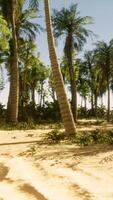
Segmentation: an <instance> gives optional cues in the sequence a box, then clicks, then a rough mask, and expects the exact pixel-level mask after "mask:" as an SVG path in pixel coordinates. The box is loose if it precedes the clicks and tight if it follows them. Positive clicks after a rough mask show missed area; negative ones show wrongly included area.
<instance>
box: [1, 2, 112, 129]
mask: <svg viewBox="0 0 113 200" xmlns="http://www.w3.org/2000/svg"><path fill="white" fill-rule="evenodd" d="M39 3H40V2H38V1H36V0H30V1H29V5H28V4H27V1H26V0H20V1H19V0H0V72H1V73H0V90H2V89H4V87H5V85H4V78H3V77H2V71H3V70H7V76H8V79H9V82H10V91H9V99H8V103H7V109H5V108H4V106H3V105H0V112H1V115H0V120H1V121H7V122H10V123H12V124H15V123H16V124H17V123H18V122H33V123H35V124H36V123H41V122H47V121H48V122H49V121H50V122H58V121H61V118H62V120H63V122H64V126H65V125H66V119H67V116H66V119H65V114H64V110H65V109H66V108H67V111H66V112H67V114H68V115H69V113H71V112H70V110H69V109H68V103H66V97H65V92H64V93H63V92H61V91H60V92H59V87H60V86H61V84H63V83H62V78H59V79H58V78H57V80H56V77H57V76H58V74H57V76H56V74H55V73H56V71H55V70H56V68H54V66H55V65H57V62H56V63H54V62H52V61H53V60H55V59H54V58H53V60H52V56H51V55H52V54H51V51H50V54H51V55H50V58H51V64H52V69H51V68H50V67H49V66H47V65H45V64H44V63H43V62H42V61H41V59H40V56H39V55H40V54H39V52H38V50H37V45H38V44H37V45H36V37H40V35H39V34H38V33H39V32H40V34H41V32H42V31H44V28H43V27H41V26H40V25H39V24H38V23H36V22H38V16H39V14H40V13H39ZM47 3H48V1H46V0H45V10H46V8H47ZM46 14H47V13H46ZM46 23H47V15H46ZM91 23H93V19H92V18H91V17H90V16H87V17H86V16H85V17H81V16H80V14H79V12H78V7H77V4H74V5H70V7H69V8H68V9H65V8H62V9H61V10H60V11H57V10H54V14H53V16H52V24H53V32H54V37H55V38H56V39H59V37H61V36H62V37H63V39H64V49H63V57H62V58H61V60H60V69H61V72H62V77H63V81H64V84H65V85H66V87H67V88H68V89H67V90H69V91H68V92H69V93H70V94H71V99H70V103H71V109H72V113H73V118H74V120H75V122H77V119H78V118H79V119H81V118H97V119H98V118H102V119H107V121H108V122H109V121H110V120H111V121H112V119H113V111H112V110H110V93H111V92H112V91H113V40H112V39H111V41H110V42H109V44H107V43H106V42H104V41H98V42H97V44H96V45H95V48H94V49H92V50H90V51H85V52H84V56H82V58H79V59H78V56H79V53H81V51H82V47H83V46H84V44H85V43H86V42H87V38H88V37H89V36H90V35H92V34H93V33H92V32H91V31H89V30H88V29H87V28H86V27H88V26H89V24H91ZM47 25H48V23H47ZM37 34H38V35H37ZM48 34H50V33H49V32H48ZM93 35H94V34H93ZM94 37H95V36H94ZM48 38H49V36H48ZM48 41H49V39H48ZM58 41H59V40H58ZM50 50H51V48H50ZM55 58H56V57H55ZM59 74H60V73H59ZM59 77H60V75H59ZM60 79H61V82H58V80H60ZM62 88H63V86H61V89H62ZM55 91H56V92H55ZM62 91H63V89H62ZM68 92H67V93H68ZM61 93H62V95H61V98H60V94H61ZM77 93H78V94H79V95H80V96H81V99H82V101H81V103H80V102H79V103H80V104H81V105H79V106H77V105H78V104H77ZM104 94H107V96H108V105H107V109H106V108H105V107H104V105H103V101H102V99H103V95H104ZM37 96H38V97H37ZM37 98H38V99H37ZM99 98H100V99H101V105H99V104H98V99H99ZM63 101H64V107H63ZM87 101H89V102H90V104H91V108H90V109H89V108H87ZM59 105H60V108H59ZM63 109H64V110H63ZM60 113H61V115H60ZM73 118H72V123H73ZM70 119H71V115H70ZM70 119H69V120H68V119H67V120H68V121H70ZM73 130H74V129H73ZM70 132H71V131H70Z"/></svg>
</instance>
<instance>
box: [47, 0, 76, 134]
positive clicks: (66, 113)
mask: <svg viewBox="0 0 113 200" xmlns="http://www.w3.org/2000/svg"><path fill="white" fill-rule="evenodd" d="M44 2H45V18H46V29H47V38H48V46H49V55H50V61H51V66H52V72H53V80H54V86H55V90H56V94H57V97H58V102H59V107H60V112H61V117H62V120H63V123H64V127H65V130H66V134H67V135H71V134H76V127H75V123H74V119H73V115H72V112H71V108H70V105H69V102H68V100H67V96H66V92H65V88H64V83H63V78H62V75H61V71H60V66H59V64H58V59H57V55H56V50H55V42H54V38H53V34H52V28H51V17H50V8H49V0H44Z"/></svg>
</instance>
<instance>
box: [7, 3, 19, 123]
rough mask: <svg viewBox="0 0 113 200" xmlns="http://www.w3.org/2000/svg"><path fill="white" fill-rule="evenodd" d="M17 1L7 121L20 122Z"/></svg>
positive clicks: (13, 10) (13, 5)
mask: <svg viewBox="0 0 113 200" xmlns="http://www.w3.org/2000/svg"><path fill="white" fill-rule="evenodd" d="M15 10H16V0H12V58H11V66H10V91H9V99H8V105H7V121H8V122H12V123H17V122H18V100H19V69H18V45H17V35H16V22H15V19H16V13H15Z"/></svg>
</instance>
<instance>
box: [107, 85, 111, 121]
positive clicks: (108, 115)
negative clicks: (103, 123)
mask: <svg viewBox="0 0 113 200" xmlns="http://www.w3.org/2000/svg"><path fill="white" fill-rule="evenodd" d="M107 121H108V122H109V121H110V85H109V82H108V110H107Z"/></svg>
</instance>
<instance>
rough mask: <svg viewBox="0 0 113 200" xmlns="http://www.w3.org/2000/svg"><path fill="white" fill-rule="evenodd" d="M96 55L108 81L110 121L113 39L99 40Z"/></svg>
mask: <svg viewBox="0 0 113 200" xmlns="http://www.w3.org/2000/svg"><path fill="white" fill-rule="evenodd" d="M95 53H96V57H97V62H98V65H99V66H100V67H101V69H102V72H103V73H102V75H103V79H104V80H105V81H106V82H107V91H108V106H107V110H108V111H107V121H108V122H109V121H110V84H111V80H112V76H113V39H112V40H111V41H110V42H109V44H107V43H106V42H104V41H99V42H98V43H97V45H96V50H95Z"/></svg>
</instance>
